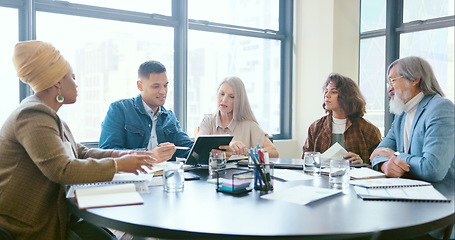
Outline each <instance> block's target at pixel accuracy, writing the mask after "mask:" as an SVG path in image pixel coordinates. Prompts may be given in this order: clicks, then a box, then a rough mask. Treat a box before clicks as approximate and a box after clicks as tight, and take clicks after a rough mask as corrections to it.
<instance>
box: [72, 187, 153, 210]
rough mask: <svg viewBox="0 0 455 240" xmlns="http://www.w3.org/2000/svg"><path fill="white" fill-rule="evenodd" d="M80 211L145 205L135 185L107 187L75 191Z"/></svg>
mask: <svg viewBox="0 0 455 240" xmlns="http://www.w3.org/2000/svg"><path fill="white" fill-rule="evenodd" d="M75 195H76V201H77V205H78V207H79V209H87V208H99V207H114V206H125V205H137V204H143V203H144V200H143V199H142V197H141V195H140V194H139V193H138V192H137V191H136V187H135V185H134V184H133V183H129V184H118V185H107V186H99V187H91V188H80V189H76V190H75Z"/></svg>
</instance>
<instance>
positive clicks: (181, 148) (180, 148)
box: [175, 146, 190, 150]
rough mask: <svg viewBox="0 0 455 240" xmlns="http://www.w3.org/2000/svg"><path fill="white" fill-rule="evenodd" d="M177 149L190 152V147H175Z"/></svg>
mask: <svg viewBox="0 0 455 240" xmlns="http://www.w3.org/2000/svg"><path fill="white" fill-rule="evenodd" d="M175 149H179V150H189V149H190V148H189V147H180V146H175Z"/></svg>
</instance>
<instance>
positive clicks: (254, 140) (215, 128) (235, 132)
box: [200, 112, 267, 148]
mask: <svg viewBox="0 0 455 240" xmlns="http://www.w3.org/2000/svg"><path fill="white" fill-rule="evenodd" d="M200 128H201V129H200V131H201V132H203V133H204V134H208V135H220V134H229V135H231V136H234V138H233V141H241V142H242V143H243V144H245V146H247V147H248V148H251V147H256V146H257V145H259V147H263V145H264V137H265V136H266V135H267V134H266V133H265V132H264V131H262V129H261V127H259V124H257V123H256V122H254V121H236V120H232V121H231V123H230V124H229V125H228V126H227V127H225V128H223V126H221V119H220V115H219V112H217V113H213V114H206V115H205V116H204V119H203V120H202V122H201V125H200Z"/></svg>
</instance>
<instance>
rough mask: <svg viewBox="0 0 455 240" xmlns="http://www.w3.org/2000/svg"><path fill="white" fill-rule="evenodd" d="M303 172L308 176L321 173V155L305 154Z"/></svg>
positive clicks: (314, 153) (315, 153)
mask: <svg viewBox="0 0 455 240" xmlns="http://www.w3.org/2000/svg"><path fill="white" fill-rule="evenodd" d="M303 172H304V173H306V174H310V175H319V174H320V173H321V153H320V152H305V154H304V157H303Z"/></svg>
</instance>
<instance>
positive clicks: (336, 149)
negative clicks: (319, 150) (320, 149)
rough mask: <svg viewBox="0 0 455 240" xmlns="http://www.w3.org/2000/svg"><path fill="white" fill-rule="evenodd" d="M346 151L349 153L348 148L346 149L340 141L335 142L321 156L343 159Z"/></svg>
mask: <svg viewBox="0 0 455 240" xmlns="http://www.w3.org/2000/svg"><path fill="white" fill-rule="evenodd" d="M346 153H348V151H346V149H344V148H343V147H342V146H341V145H340V144H339V143H335V144H333V145H332V146H331V147H330V148H329V149H327V151H325V152H324V153H323V154H322V155H321V158H322V159H334V160H343V156H344V154H346Z"/></svg>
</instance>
